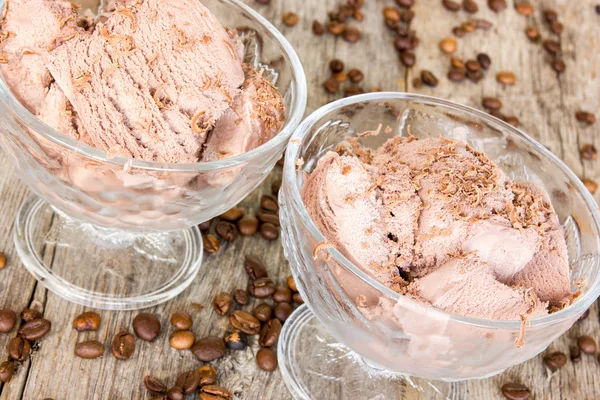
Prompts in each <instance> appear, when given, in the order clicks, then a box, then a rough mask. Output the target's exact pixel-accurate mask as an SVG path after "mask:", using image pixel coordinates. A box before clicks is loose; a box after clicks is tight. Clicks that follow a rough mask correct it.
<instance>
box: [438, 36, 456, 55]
mask: <svg viewBox="0 0 600 400" xmlns="http://www.w3.org/2000/svg"><path fill="white" fill-rule="evenodd" d="M439 46H440V49H441V50H442V51H443V52H444V53H446V54H452V53H454V52H455V51H456V40H454V39H452V38H451V37H446V38H443V39H442V40H440V43H439Z"/></svg>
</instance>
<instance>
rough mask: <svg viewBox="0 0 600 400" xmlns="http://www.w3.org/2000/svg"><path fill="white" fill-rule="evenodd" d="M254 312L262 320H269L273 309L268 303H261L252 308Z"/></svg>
mask: <svg viewBox="0 0 600 400" xmlns="http://www.w3.org/2000/svg"><path fill="white" fill-rule="evenodd" d="M252 314H254V316H255V317H256V318H257V319H258V320H259V321H261V322H267V321H268V320H270V319H271V315H273V309H272V308H271V306H269V305H268V304H265V303H263V304H259V305H257V306H256V307H254V310H252Z"/></svg>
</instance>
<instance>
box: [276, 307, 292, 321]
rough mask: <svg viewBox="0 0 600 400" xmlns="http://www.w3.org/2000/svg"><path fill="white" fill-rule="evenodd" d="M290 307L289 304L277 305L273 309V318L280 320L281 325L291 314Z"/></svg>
mask: <svg viewBox="0 0 600 400" xmlns="http://www.w3.org/2000/svg"><path fill="white" fill-rule="evenodd" d="M292 311H294V310H292V306H291V305H290V304H289V303H277V305H276V306H275V308H274V309H273V314H274V315H275V318H277V319H278V320H280V321H281V322H282V323H283V322H285V321H286V320H287V319H288V318H289V317H290V315H291V314H292Z"/></svg>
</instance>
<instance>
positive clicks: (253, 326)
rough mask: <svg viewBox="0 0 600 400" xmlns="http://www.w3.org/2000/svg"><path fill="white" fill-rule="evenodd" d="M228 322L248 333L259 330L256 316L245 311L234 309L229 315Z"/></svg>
mask: <svg viewBox="0 0 600 400" xmlns="http://www.w3.org/2000/svg"><path fill="white" fill-rule="evenodd" d="M229 323H230V324H231V326H233V327H234V328H235V329H238V330H240V331H242V332H244V333H246V334H248V335H256V334H257V333H258V332H259V331H260V321H259V320H258V318H256V317H255V316H253V315H252V314H250V313H247V312H245V311H241V310H236V311H234V312H233V313H231V315H230V316H229Z"/></svg>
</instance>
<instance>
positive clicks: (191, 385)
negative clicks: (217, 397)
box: [175, 369, 200, 395]
mask: <svg viewBox="0 0 600 400" xmlns="http://www.w3.org/2000/svg"><path fill="white" fill-rule="evenodd" d="M175 386H179V387H180V388H181V389H182V391H183V394H184V395H187V394H191V393H194V392H195V391H196V390H197V389H198V388H199V387H200V374H199V373H198V371H196V370H195V369H193V370H191V371H187V372H184V373H183V374H181V375H179V377H178V378H177V381H176V382H175Z"/></svg>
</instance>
